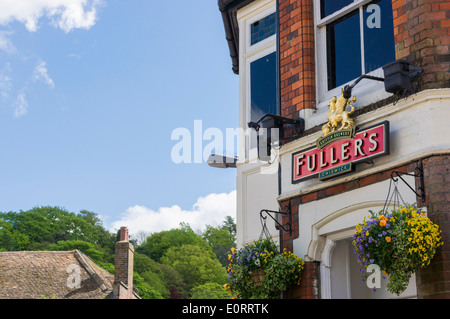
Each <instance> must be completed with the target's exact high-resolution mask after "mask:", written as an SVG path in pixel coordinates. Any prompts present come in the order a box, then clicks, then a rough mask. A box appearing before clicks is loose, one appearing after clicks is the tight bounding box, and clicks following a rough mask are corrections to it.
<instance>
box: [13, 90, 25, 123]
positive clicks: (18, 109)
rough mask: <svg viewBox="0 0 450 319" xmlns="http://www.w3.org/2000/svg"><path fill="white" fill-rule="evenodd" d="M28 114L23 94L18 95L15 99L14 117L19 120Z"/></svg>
mask: <svg viewBox="0 0 450 319" xmlns="http://www.w3.org/2000/svg"><path fill="white" fill-rule="evenodd" d="M27 112H28V102H27V100H26V99H25V93H20V94H19V95H18V96H17V99H16V105H15V109H14V116H15V117H17V118H19V117H21V116H22V115H25V114H27Z"/></svg>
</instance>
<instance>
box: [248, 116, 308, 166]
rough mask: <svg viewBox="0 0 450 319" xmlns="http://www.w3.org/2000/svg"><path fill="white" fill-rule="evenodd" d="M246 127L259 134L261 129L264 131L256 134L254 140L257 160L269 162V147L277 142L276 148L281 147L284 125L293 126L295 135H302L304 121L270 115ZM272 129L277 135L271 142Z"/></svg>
mask: <svg viewBox="0 0 450 319" xmlns="http://www.w3.org/2000/svg"><path fill="white" fill-rule="evenodd" d="M247 125H248V127H249V128H253V129H254V130H255V131H256V132H259V130H260V129H261V128H263V129H266V131H264V132H263V134H257V136H256V138H257V143H258V158H259V159H260V160H262V161H267V162H270V160H271V145H272V144H273V143H276V142H278V147H280V146H281V141H282V140H283V138H284V126H285V125H293V126H294V128H295V131H296V133H302V132H303V131H304V130H305V120H304V119H302V118H297V119H291V118H286V117H282V116H279V115H275V114H270V113H266V114H264V115H263V116H262V117H261V118H260V119H259V120H258V121H256V122H249V123H247ZM272 129H278V130H279V131H278V132H277V133H278V134H276V136H275V139H277V140H276V141H273V140H272V138H273V136H272V135H273V134H272V131H271V130H272ZM260 135H262V140H263V141H262V142H263V143H262V144H263V145H264V147H265V149H264V148H261V147H260ZM264 142H265V143H264ZM264 150H265V152H264Z"/></svg>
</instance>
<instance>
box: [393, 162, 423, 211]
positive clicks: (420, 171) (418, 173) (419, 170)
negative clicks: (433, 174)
mask: <svg viewBox="0 0 450 319" xmlns="http://www.w3.org/2000/svg"><path fill="white" fill-rule="evenodd" d="M394 175H397V176H398V177H399V178H400V179H401V180H402V181H403V182H404V183H405V184H406V185H407V186H408V187H409V189H411V190H412V191H413V192H414V194H416V196H417V197H420V198H421V199H422V202H425V198H426V197H425V183H424V178H423V165H422V163H420V165H419V166H418V167H416V168H415V173H414V174H409V173H404V172H399V171H393V172H392V173H391V179H392V180H393V181H394V182H396V181H397V180H398V179H396V178H395V177H394ZM401 175H408V176H414V177H419V178H420V186H419V188H418V191H420V194H419V193H418V192H416V190H415V189H414V188H412V187H411V185H409V184H408V183H407V182H406V181H405V180H404V179H403V178H402V176H401Z"/></svg>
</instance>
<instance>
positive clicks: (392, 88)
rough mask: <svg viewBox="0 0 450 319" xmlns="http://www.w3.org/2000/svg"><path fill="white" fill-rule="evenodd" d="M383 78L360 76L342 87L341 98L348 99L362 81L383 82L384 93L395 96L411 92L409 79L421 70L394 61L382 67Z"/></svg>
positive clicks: (404, 61) (402, 62)
mask: <svg viewBox="0 0 450 319" xmlns="http://www.w3.org/2000/svg"><path fill="white" fill-rule="evenodd" d="M383 72H384V78H380V77H376V76H371V75H367V74H363V75H361V76H360V77H359V78H357V79H356V81H355V82H353V84H351V85H346V86H345V87H344V92H343V96H344V98H346V99H350V97H351V96H352V89H353V88H354V87H355V85H356V84H358V83H359V82H360V81H361V80H362V79H368V80H374V81H381V82H384V89H385V90H386V92H389V93H393V94H396V95H401V94H406V93H408V92H409V91H411V90H412V89H413V88H412V85H411V78H412V77H414V76H416V75H417V74H419V73H421V72H422V68H420V67H415V66H411V65H410V63H409V62H408V61H406V60H396V61H394V62H391V63H389V64H386V65H385V66H383Z"/></svg>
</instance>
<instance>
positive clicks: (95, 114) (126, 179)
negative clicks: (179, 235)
mask: <svg viewBox="0 0 450 319" xmlns="http://www.w3.org/2000/svg"><path fill="white" fill-rule="evenodd" d="M2 3H3V4H2ZM52 3H53V4H55V3H56V4H57V5H55V6H53V5H52ZM0 12H1V13H0V151H1V156H0V211H2V212H5V211H20V210H28V209H31V208H32V207H35V206H46V205H52V206H60V207H64V208H66V209H67V210H69V211H72V212H78V211H80V210H82V209H86V210H90V211H93V212H95V213H96V214H98V215H99V216H101V217H102V218H103V219H104V221H105V225H106V226H109V227H113V226H115V227H118V226H119V224H128V225H126V226H129V227H130V231H133V230H136V231H137V230H138V225H140V226H142V227H141V228H145V229H141V230H143V231H147V232H153V231H158V230H160V229H163V228H168V227H172V226H173V225H174V223H175V222H176V223H178V221H179V220H180V219H183V218H184V217H186V218H185V220H186V221H187V222H190V223H191V224H193V226H194V227H199V225H200V224H202V223H210V224H212V223H214V222H215V221H217V220H219V221H221V220H222V218H223V216H225V215H227V212H228V211H230V214H228V215H233V214H234V213H235V212H234V203H235V192H234V190H235V185H236V172H235V170H233V169H217V168H211V167H209V166H208V165H207V164H206V163H204V162H203V163H201V164H195V163H186V164H176V163H174V162H173V161H172V159H171V150H172V148H173V146H174V145H175V144H176V141H173V140H171V134H172V132H173V131H174V130H175V129H176V128H179V127H184V128H187V129H189V130H190V131H192V132H193V127H194V121H195V120H202V126H203V129H207V128H209V127H215V128H219V129H221V130H223V131H224V132H225V129H226V128H234V127H237V126H238V77H237V75H235V74H233V72H232V70H231V59H230V57H229V51H228V47H227V43H226V40H225V33H224V29H223V24H222V20H221V16H220V12H219V10H218V8H217V1H215V0H195V1H182V0H175V1H154V0H127V1H123V0H102V1H98V0H94V1H92V0H56V1H53V2H51V1H49V0H1V1H0ZM204 143H205V144H207V143H208V142H204ZM156 224H158V227H156V226H155V225H156Z"/></svg>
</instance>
